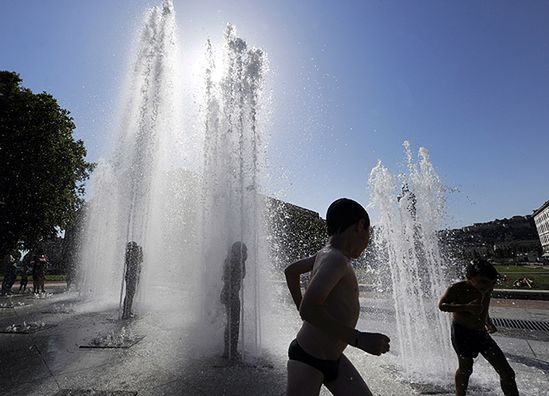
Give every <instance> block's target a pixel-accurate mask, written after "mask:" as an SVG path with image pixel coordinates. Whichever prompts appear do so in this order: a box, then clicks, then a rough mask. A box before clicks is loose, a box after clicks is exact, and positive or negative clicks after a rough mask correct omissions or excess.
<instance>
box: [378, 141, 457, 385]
mask: <svg viewBox="0 0 549 396" xmlns="http://www.w3.org/2000/svg"><path fill="white" fill-rule="evenodd" d="M403 146H404V151H405V154H406V159H407V168H408V169H407V173H404V174H401V175H399V177H398V178H395V177H394V176H393V175H392V174H391V172H390V171H389V170H388V169H387V168H386V167H384V166H383V165H382V164H381V162H379V163H378V165H377V166H376V167H375V168H374V169H372V171H371V173H370V178H369V185H370V189H371V195H372V196H371V203H372V205H373V206H374V207H375V208H377V210H378V212H379V215H380V219H379V223H378V227H377V228H376V233H375V234H374V238H375V242H376V246H378V247H379V249H378V251H377V254H378V255H380V257H379V258H380V259H381V260H383V261H385V262H387V263H388V264H389V267H390V272H391V283H392V295H393V299H394V307H395V313H396V324H397V326H396V327H397V332H398V345H399V350H400V360H401V364H402V367H403V369H404V370H405V372H406V374H407V376H408V377H410V378H412V379H414V380H417V381H423V382H425V381H427V382H433V381H441V382H447V381H448V379H449V377H450V372H451V371H452V369H453V366H451V365H450V363H451V362H453V361H454V359H453V357H452V354H451V346H450V342H449V326H450V324H449V317H448V315H444V314H442V313H441V312H439V310H438V299H439V298H440V296H441V295H442V293H443V292H444V290H445V289H446V287H447V286H448V284H449V276H448V271H447V266H446V264H447V263H445V260H444V257H443V255H442V254H441V250H440V246H439V238H438V231H439V230H440V228H441V221H442V216H443V214H444V203H445V199H444V189H443V186H442V184H441V181H440V179H439V177H438V175H437V173H436V172H435V170H434V168H433V165H432V164H431V162H430V160H429V154H428V151H427V150H426V149H425V148H420V150H419V164H416V162H415V161H414V159H413V156H412V153H411V149H410V144H409V143H408V142H407V141H406V142H404V144H403ZM433 379H435V380H433Z"/></svg>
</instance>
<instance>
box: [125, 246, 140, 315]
mask: <svg viewBox="0 0 549 396" xmlns="http://www.w3.org/2000/svg"><path fill="white" fill-rule="evenodd" d="M142 263H143V249H142V248H141V246H139V245H138V244H137V243H135V242H133V241H132V242H128V244H127V245H126V258H125V263H124V265H125V267H126V270H125V276H124V280H125V281H126V296H125V297H124V305H123V311H122V319H129V318H131V317H132V316H133V313H132V304H133V297H134V296H135V292H136V291H137V285H138V284H139V276H140V274H141V264H142Z"/></svg>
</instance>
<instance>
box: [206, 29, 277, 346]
mask: <svg viewBox="0 0 549 396" xmlns="http://www.w3.org/2000/svg"><path fill="white" fill-rule="evenodd" d="M206 56H207V68H206V77H205V114H204V130H205V146H204V151H205V155H204V171H203V221H202V224H203V244H202V251H203V254H202V258H203V264H202V283H201V284H202V306H201V308H200V309H201V312H202V313H203V316H204V317H203V319H204V320H205V323H206V324H207V325H208V327H209V328H212V326H210V325H211V324H212V323H217V324H218V326H213V327H216V328H222V327H223V326H222V325H221V323H222V322H223V321H224V317H225V312H222V310H221V307H220V303H219V293H220V291H221V289H222V276H223V275H222V274H223V262H224V259H225V257H226V256H227V255H228V253H229V250H230V248H231V246H232V245H233V243H234V242H237V241H241V242H243V243H244V244H245V245H246V246H247V252H248V259H247V261H246V263H245V265H246V276H245V278H244V280H243V283H242V287H241V289H240V301H241V304H242V309H241V320H240V325H241V328H240V331H239V334H240V342H239V345H241V346H242V351H243V352H245V353H251V354H254V355H256V354H258V353H259V352H260V349H261V334H262V326H261V322H262V310H261V308H260V307H261V304H262V301H263V296H262V291H264V290H265V288H266V282H265V276H264V274H263V273H264V271H265V263H266V259H265V257H264V255H265V252H266V251H267V247H266V238H265V222H264V214H265V204H264V199H263V198H262V197H261V196H260V195H259V194H258V191H259V187H260V181H261V180H260V179H261V172H262V168H263V162H264V158H263V156H262V152H263V148H262V139H261V133H262V131H261V128H260V127H259V119H258V111H259V110H260V97H261V93H262V82H263V75H264V72H265V70H266V61H265V57H264V54H263V52H262V51H261V50H260V49H257V48H248V45H247V43H246V42H245V41H244V40H243V39H241V38H239V37H238V36H237V35H236V31H235V28H234V27H233V26H232V25H228V26H227V29H226V31H225V36H224V60H223V62H222V63H221V65H219V64H216V62H214V56H213V51H212V46H211V43H210V42H209V41H208V44H207V54H206ZM217 67H221V68H222V70H221V73H222V78H221V80H220V81H219V82H218V81H214V78H213V76H214V74H215V71H216V68H217ZM242 264H243V263H242ZM228 315H229V316H230V315H231V314H230V313H229V314H228ZM218 339H220V340H221V339H222V337H218Z"/></svg>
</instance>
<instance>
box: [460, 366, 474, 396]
mask: <svg viewBox="0 0 549 396" xmlns="http://www.w3.org/2000/svg"><path fill="white" fill-rule="evenodd" d="M458 361H459V367H458V369H457V371H456V396H465V395H466V394H467V386H468V385H469V377H470V376H471V374H473V358H469V357H463V356H458Z"/></svg>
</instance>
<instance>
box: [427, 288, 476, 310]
mask: <svg viewBox="0 0 549 396" xmlns="http://www.w3.org/2000/svg"><path fill="white" fill-rule="evenodd" d="M455 300H456V290H455V286H454V285H453V286H450V287H449V288H448V289H447V290H446V292H445V293H444V295H443V296H442V297H441V298H440V301H439V303H438V309H440V310H441V311H443V312H471V313H473V314H476V315H478V314H480V313H481V312H482V305H481V304H480V303H479V301H478V300H474V301H471V302H470V303H468V304H456V303H455Z"/></svg>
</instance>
